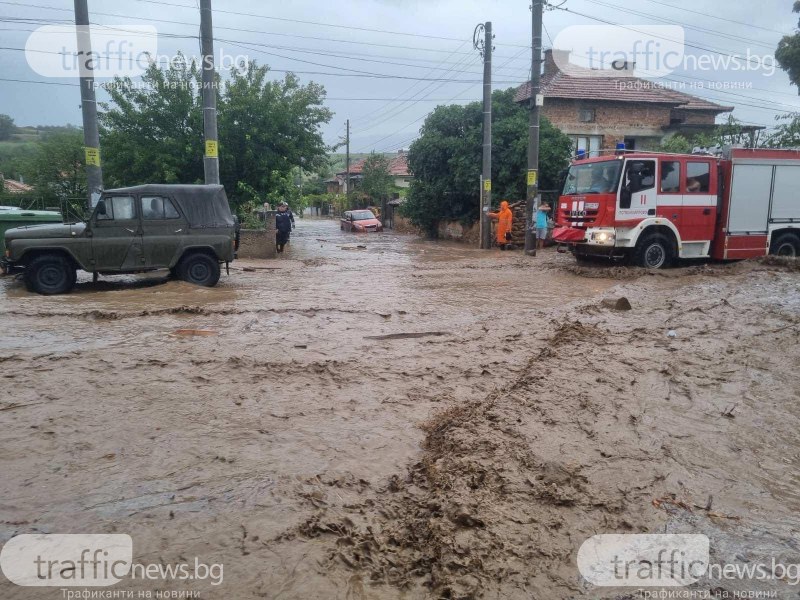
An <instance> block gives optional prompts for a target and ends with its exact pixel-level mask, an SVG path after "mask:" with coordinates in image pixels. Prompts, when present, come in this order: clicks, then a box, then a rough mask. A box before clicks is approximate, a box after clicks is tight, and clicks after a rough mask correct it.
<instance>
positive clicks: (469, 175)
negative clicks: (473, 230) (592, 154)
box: [402, 89, 572, 235]
mask: <svg viewBox="0 0 800 600" xmlns="http://www.w3.org/2000/svg"><path fill="white" fill-rule="evenodd" d="M514 95H515V90H514V89H507V90H498V91H495V92H494V93H493V94H492V111H493V113H494V115H493V122H492V132H493V140H492V150H493V152H492V154H493V156H492V196H493V197H494V198H495V199H496V200H498V201H499V200H501V199H508V200H519V199H522V198H524V197H525V193H526V185H527V184H526V173H527V148H528V118H529V114H528V109H527V107H526V106H523V105H520V104H517V103H516V102H514ZM482 125H483V112H482V104H481V103H480V102H473V103H471V104H468V105H466V106H459V105H448V106H438V107H436V109H434V111H433V112H432V113H431V114H430V115H428V117H427V119H426V120H425V123H424V124H423V126H422V129H421V132H420V134H421V135H420V137H419V138H418V139H417V140H416V141H415V142H414V143H413V144H411V148H410V149H409V153H408V162H409V168H410V170H411V172H412V173H413V174H414V180H413V181H412V183H411V188H410V190H409V192H408V200H407V201H406V202H405V204H404V205H403V209H402V210H403V212H404V214H405V215H407V216H408V217H409V218H410V219H411V221H412V223H414V224H415V225H416V226H418V227H420V228H422V229H423V230H426V231H427V232H428V233H430V234H432V235H434V234H435V231H436V227H437V224H438V222H439V221H440V220H463V221H465V222H474V221H476V220H477V219H478V216H479V201H480V190H479V187H480V185H479V181H480V175H481V145H482ZM571 149H572V142H571V140H570V139H569V138H568V137H567V136H566V135H564V134H563V133H561V132H560V131H559V130H558V129H556V128H555V127H553V125H552V124H551V123H550V122H549V121H548V120H547V119H546V118H542V119H541V129H540V156H539V161H540V163H539V186H540V188H541V189H553V188H555V187H557V186H558V178H559V172H560V171H561V170H562V169H563V168H564V166H565V165H566V163H567V161H568V160H569V156H570V153H571Z"/></svg>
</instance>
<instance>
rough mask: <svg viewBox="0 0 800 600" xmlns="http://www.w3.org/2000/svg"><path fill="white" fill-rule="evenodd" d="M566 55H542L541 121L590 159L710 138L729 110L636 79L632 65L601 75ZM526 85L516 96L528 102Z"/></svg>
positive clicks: (555, 51)
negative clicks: (680, 138)
mask: <svg viewBox="0 0 800 600" xmlns="http://www.w3.org/2000/svg"><path fill="white" fill-rule="evenodd" d="M569 55H570V53H569V52H568V51H564V50H556V49H553V50H546V51H545V60H544V72H543V74H542V94H543V95H544V106H543V107H542V115H544V116H545V117H547V118H548V120H549V121H550V122H551V123H552V124H553V125H555V126H556V127H558V128H559V129H560V130H561V131H563V132H564V133H565V134H567V135H568V136H569V137H571V138H572V141H573V147H574V149H575V150H578V149H583V150H586V151H587V153H589V154H590V155H591V154H593V153H596V152H598V151H599V150H601V149H609V148H615V147H616V146H617V144H619V143H624V144H625V148H626V149H628V150H647V149H655V147H657V146H658V145H659V144H660V143H661V141H662V140H664V139H665V138H667V137H669V136H672V135H675V134H681V135H685V136H691V135H694V134H697V133H701V132H709V133H710V132H712V131H713V130H714V128H715V126H716V118H717V116H718V115H721V114H723V113H727V112H730V111H732V110H733V107H732V106H722V105H720V104H715V103H713V102H709V101H707V100H704V99H702V98H698V97H697V96H692V95H691V94H687V93H684V92H681V91H678V90H675V89H671V88H667V87H665V86H663V85H660V84H659V83H657V82H654V81H649V80H646V79H640V78H638V77H635V76H634V73H635V67H636V65H635V64H629V63H624V64H623V65H621V69H620V71H613V70H608V71H600V70H591V69H585V68H582V67H578V66H575V65H572V64H570V63H569ZM530 90H531V86H530V83H526V84H524V85H523V86H521V87H520V88H519V89H518V90H517V94H516V101H517V102H528V101H529V100H530V97H531V91H530Z"/></svg>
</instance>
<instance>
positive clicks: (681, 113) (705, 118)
mask: <svg viewBox="0 0 800 600" xmlns="http://www.w3.org/2000/svg"><path fill="white" fill-rule="evenodd" d="M672 115H673V118H674V119H675V120H677V121H680V122H681V123H682V124H685V125H714V123H715V122H716V118H717V115H716V113H715V112H714V111H708V110H681V109H680V108H676V109H675V110H673V111H672Z"/></svg>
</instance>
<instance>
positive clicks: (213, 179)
mask: <svg viewBox="0 0 800 600" xmlns="http://www.w3.org/2000/svg"><path fill="white" fill-rule="evenodd" d="M200 52H201V53H202V55H203V132H204V134H205V139H206V147H205V152H204V154H203V172H204V173H205V182H206V185H211V184H219V141H218V136H217V89H216V77H215V75H216V72H215V71H214V30H213V27H212V22H211V0H200Z"/></svg>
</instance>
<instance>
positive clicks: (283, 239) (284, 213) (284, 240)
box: [275, 202, 294, 253]
mask: <svg viewBox="0 0 800 600" xmlns="http://www.w3.org/2000/svg"><path fill="white" fill-rule="evenodd" d="M292 229H294V215H293V214H292V211H290V210H289V205H288V204H286V202H281V203H280V204H278V212H277V214H276V215H275V242H276V243H277V245H278V252H279V253H281V252H283V248H284V246H286V244H288V243H289V236H290V235H291V233H292Z"/></svg>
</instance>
